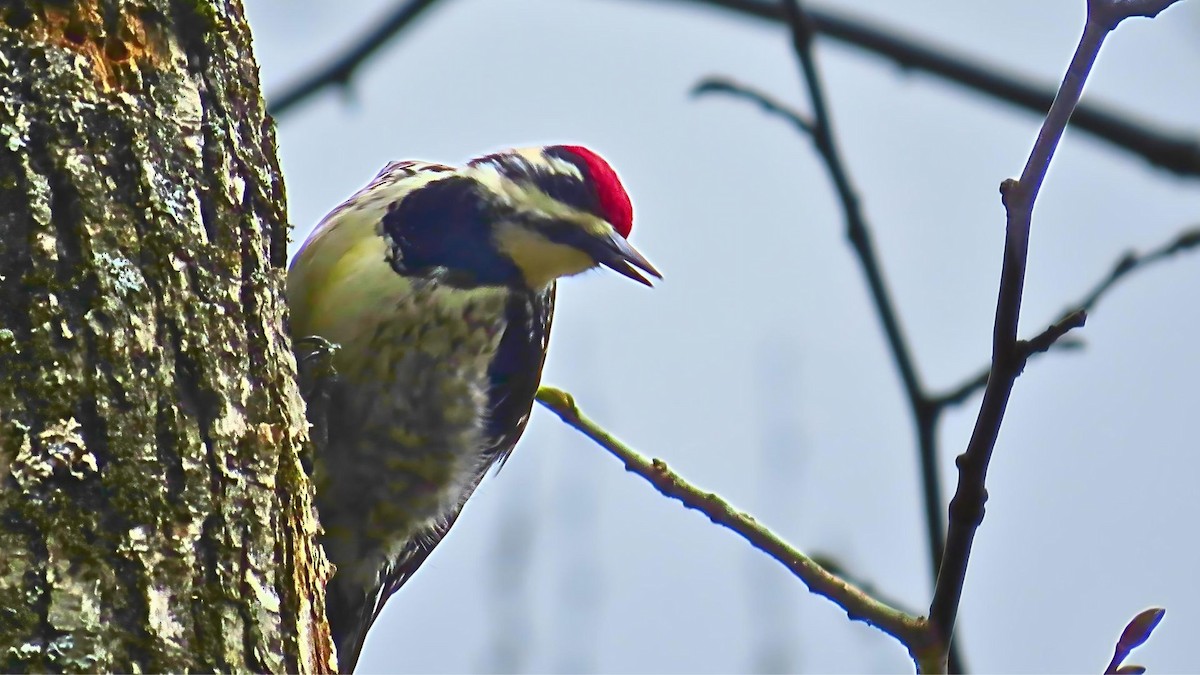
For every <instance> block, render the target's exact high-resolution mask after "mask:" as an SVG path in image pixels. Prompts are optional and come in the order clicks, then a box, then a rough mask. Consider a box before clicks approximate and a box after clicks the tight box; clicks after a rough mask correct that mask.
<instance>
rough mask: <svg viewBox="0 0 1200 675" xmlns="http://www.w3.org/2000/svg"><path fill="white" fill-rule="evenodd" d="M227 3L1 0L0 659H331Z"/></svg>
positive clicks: (272, 163)
mask: <svg viewBox="0 0 1200 675" xmlns="http://www.w3.org/2000/svg"><path fill="white" fill-rule="evenodd" d="M286 248H287V228H286V205H285V200H284V191H283V182H282V178H281V176H280V171H279V166H278V163H277V160H276V153H275V137H274V126H273V122H272V121H271V120H270V119H269V118H267V116H266V114H265V112H264V106H263V102H262V98H261V95H260V92H259V85H258V66H257V64H256V63H255V61H254V58H253V55H252V53H251V47H250V33H249V30H248V29H247V27H246V23H245V19H244V16H243V13H242V7H241V3H240V2H239V0H208V1H203V0H136V1H134V0H76V1H74V2H66V1H62V0H60V1H58V2H50V1H48V0H47V1H46V2H34V1H32V0H29V1H27V2H20V1H19V0H18V2H15V3H14V2H6V3H0V670H2V671H6V672H12V671H124V672H131V671H133V672H136V671H158V672H162V671H173V672H181V671H195V670H200V671H230V670H233V671H247V670H254V671H291V672H314V671H328V670H331V669H332V666H333V663H332V661H333V657H332V651H331V644H330V641H329V636H328V627H327V625H326V624H325V618H324V591H323V588H324V581H325V579H326V578H327V576H328V574H329V569H328V567H329V566H328V564H327V563H326V562H325V561H324V558H323V556H322V555H321V554H320V553H319V548H318V547H317V546H316V544H315V539H314V535H315V533H316V527H317V525H316V521H315V519H314V513H313V510H312V506H311V503H312V488H311V485H310V483H309V481H308V479H307V477H306V475H305V473H304V471H303V469H302V467H301V463H300V461H299V458H300V454H299V453H300V451H301V450H302V449H303V448H304V447H305V446H306V444H307V443H308V434H307V430H306V424H305V422H304V414H303V407H302V406H303V404H302V402H301V400H300V398H299V395H298V392H297V389H296V384H295V377H294V375H295V364H294V362H293V359H292V356H291V351H290V347H289V343H288V340H287V338H286V335H285V333H284V331H283V315H284V305H283V301H282V299H281V295H280V289H281V287H282V283H281V282H282V278H283V274H284V271H283V270H284V266H285V263H286V259H287V251H286Z"/></svg>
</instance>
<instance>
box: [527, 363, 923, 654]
mask: <svg viewBox="0 0 1200 675" xmlns="http://www.w3.org/2000/svg"><path fill="white" fill-rule="evenodd" d="M537 400H538V402H539V403H541V404H542V405H544V406H545V407H547V408H549V409H550V410H551V411H552V412H554V414H556V415H558V416H559V417H560V418H561V419H562V421H563V422H565V423H566V424H567V425H568V426H571V427H573V428H575V429H577V430H579V431H580V432H582V433H583V434H584V435H585V436H587V437H588V438H590V439H592V440H593V441H595V442H596V443H597V444H599V445H600V446H601V447H603V448H604V449H606V450H608V451H609V452H611V453H612V454H613V455H614V456H616V458H617V459H619V460H621V462H622V463H624V465H625V469H626V470H627V471H630V472H632V473H635V474H637V475H639V476H641V477H642V478H645V479H646V480H647V481H648V482H649V483H650V484H651V485H653V486H654V488H655V489H657V490H658V491H659V492H660V493H662V494H663V495H664V496H666V497H670V498H672V499H678V500H679V501H680V502H681V503H682V504H683V505H684V506H685V507H687V508H689V509H693V510H696V511H699V512H700V513H703V514H704V515H706V516H708V518H709V519H710V520H711V521H712V522H713V523H715V524H717V525H720V526H722V527H724V528H727V529H729V530H732V531H733V532H734V533H736V534H738V535H739V536H741V537H742V538H743V539H745V540H746V541H747V542H749V543H750V545H751V546H753V547H755V548H757V549H758V550H760V551H762V552H763V553H766V554H767V555H769V556H771V557H772V558H774V559H775V560H777V561H778V562H779V563H780V564H782V565H783V566H784V567H786V568H787V569H788V570H789V571H790V572H791V573H792V574H794V575H796V577H798V578H799V579H800V580H801V581H802V582H804V584H805V585H806V586H808V588H809V590H811V591H812V592H813V593H816V594H817V595H820V596H823V597H825V598H828V599H829V600H831V601H833V602H834V603H835V604H837V605H838V606H839V607H841V608H842V609H844V610H846V615H847V616H849V617H850V618H851V619H853V620H855V621H862V622H864V623H867V624H869V625H872V626H875V627H876V628H879V629H880V630H882V631H883V632H885V633H887V634H888V635H891V636H892V637H894V638H896V639H897V640H899V641H900V642H901V643H902V644H904V645H905V646H906V647H908V648H909V650H910V651H912V652H914V653H915V652H917V651H919V650H920V647H921V645H922V644H923V639H924V635H925V633H926V630H925V625H926V624H925V620H924V619H922V618H920V617H915V616H910V615H907V614H905V613H903V612H901V611H900V610H897V609H895V608H893V607H891V606H889V605H886V604H884V603H883V602H880V601H879V600H876V599H875V598H873V597H871V596H870V595H867V594H866V593H864V592H863V591H862V590H861V589H859V588H857V587H855V586H853V585H851V584H850V583H848V582H846V581H845V580H844V579H841V578H839V577H837V576H835V575H833V574H831V573H830V572H829V571H828V570H826V569H825V568H823V567H821V565H819V564H818V563H817V562H816V561H814V560H813V559H812V558H810V557H808V556H806V555H804V554H803V553H801V552H800V551H798V550H796V549H795V548H793V547H792V546H791V545H790V544H788V543H787V542H785V541H784V540H783V539H781V538H780V537H779V536H778V535H776V534H774V533H773V532H771V531H770V530H768V529H767V528H766V527H764V526H762V525H760V524H759V523H758V522H756V521H755V520H754V518H752V517H750V516H749V515H747V514H745V513H742V512H741V511H738V510H737V509H735V508H734V507H732V506H731V505H730V504H729V503H728V502H726V501H725V500H723V499H721V498H720V497H718V496H717V495H715V494H713V493H711V492H705V491H704V490H701V489H700V488H698V487H696V486H694V485H692V484H690V483H688V482H687V481H685V480H684V479H683V478H681V477H680V476H679V474H677V473H675V472H674V471H671V469H669V468H668V467H667V465H666V463H665V462H663V461H662V460H660V459H647V458H646V457H644V456H642V455H641V454H639V453H637V452H636V451H635V450H633V449H632V448H630V447H629V446H627V445H625V444H624V443H622V442H621V441H619V440H617V439H616V438H615V437H614V436H613V435H612V434H610V433H608V432H607V431H605V430H604V429H603V428H601V427H600V426H599V425H598V424H596V423H595V422H593V421H592V420H591V419H589V418H588V417H587V416H586V415H584V414H583V412H581V411H580V410H579V407H578V406H577V405H576V404H575V399H574V397H572V396H571V395H570V394H568V393H567V392H565V391H562V390H560V389H555V388H553V387H547V386H543V387H541V389H539V390H538V394H537Z"/></svg>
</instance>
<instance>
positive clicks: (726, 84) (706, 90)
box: [692, 77, 817, 138]
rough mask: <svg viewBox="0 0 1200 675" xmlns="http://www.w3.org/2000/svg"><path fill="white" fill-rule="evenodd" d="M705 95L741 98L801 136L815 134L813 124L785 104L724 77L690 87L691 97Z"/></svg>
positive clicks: (708, 78)
mask: <svg viewBox="0 0 1200 675" xmlns="http://www.w3.org/2000/svg"><path fill="white" fill-rule="evenodd" d="M706 94H729V95H730V96H733V97H734V98H741V99H745V100H747V101H750V102H752V103H757V104H758V107H760V108H762V109H763V111H764V112H767V113H770V114H772V115H777V116H779V117H782V118H783V119H785V120H787V122H788V123H790V124H791V125H792V126H793V127H795V129H796V131H799V132H800V133H801V134H804V135H805V136H809V137H810V138H811V137H813V136H815V135H816V133H817V131H816V129H815V128H814V127H813V123H812V122H811V121H810V120H809V119H808V118H806V117H805V116H804V115H802V114H801V113H799V112H797V111H795V110H792V108H791V107H789V106H788V105H787V104H786V103H782V102H780V101H777V100H776V99H775V98H774V97H772V96H771V95H770V94H767V93H765V92H761V91H759V90H757V89H754V88H753V87H750V86H749V85H745V84H741V83H739V82H735V81H734V80H731V79H729V78H725V77H706V78H704V79H703V80H700V82H698V83H697V84H696V86H695V87H692V96H704V95H706Z"/></svg>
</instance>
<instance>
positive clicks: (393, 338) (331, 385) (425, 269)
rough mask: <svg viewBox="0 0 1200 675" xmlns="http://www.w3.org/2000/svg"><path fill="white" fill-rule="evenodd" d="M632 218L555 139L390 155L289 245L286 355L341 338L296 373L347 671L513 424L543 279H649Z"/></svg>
mask: <svg viewBox="0 0 1200 675" xmlns="http://www.w3.org/2000/svg"><path fill="white" fill-rule="evenodd" d="M632 223H633V209H632V207H631V205H630V201H629V196H628V195H627V194H626V192H625V189H624V187H622V185H621V182H620V180H618V178H617V175H616V173H615V172H614V171H613V169H612V167H610V166H609V164H608V163H607V162H605V161H604V160H603V159H602V158H601V157H600V156H599V155H597V154H596V153H594V152H592V151H591V150H588V149H587V148H583V147H580V146H570V145H554V146H547V147H540V148H527V149H520V150H510V151H507V152H500V153H496V154H491V155H486V156H483V157H479V158H477V159H474V160H471V161H470V162H468V163H467V165H466V166H464V167H461V168H455V167H450V166H444V165H441V164H430V163H425V162H393V163H391V164H389V165H388V166H386V167H385V168H384V169H383V171H382V172H380V173H379V175H378V176H376V177H375V180H374V181H372V182H371V183H370V184H369V185H367V186H366V187H365V188H363V189H362V190H360V191H359V192H358V193H356V194H355V195H354V196H352V197H350V199H348V200H347V201H346V202H345V203H343V204H342V205H340V206H338V207H337V208H335V209H334V210H333V212H332V213H330V214H329V215H328V216H326V217H325V219H324V220H323V221H321V223H320V224H319V225H318V226H317V228H316V229H315V230H313V232H312V234H311V235H310V236H309V237H308V240H307V241H306V242H305V243H304V245H303V246H302V247H301V249H300V252H299V253H298V254H297V255H296V257H295V259H294V260H293V262H292V265H291V268H290V269H289V270H288V277H287V301H288V308H289V310H290V313H291V330H292V335H293V336H295V337H296V338H298V339H297V345H298V346H297V352H298V353H297V358H298V360H301V361H305V360H310V359H311V357H312V353H311V352H310V351H309V350H308V349H307V348H306V347H304V346H303V345H305V344H307V343H309V342H311V341H306V340H305V339H304V338H308V337H314V338H317V339H319V340H320V341H322V342H323V343H324V344H326V345H336V347H337V348H336V349H334V350H333V351H332V355H331V356H330V357H329V358H331V359H332V372H333V373H334V374H333V375H331V376H329V377H327V378H321V380H320V381H318V382H315V383H312V382H310V383H306V384H305V383H302V384H305V386H304V388H305V390H306V394H305V396H306V399H307V400H308V403H309V409H310V418H311V417H313V413H312V411H313V410H314V408H318V407H319V408H320V410H321V415H322V416H323V417H324V420H323V427H324V428H323V429H322V431H323V436H324V437H325V438H324V442H319V443H318V454H317V456H316V457H315V458H314V462H313V463H314V480H315V483H316V488H317V495H316V501H317V509H318V512H319V514H320V519H321V524H322V526H323V529H324V534H323V536H322V543H323V544H324V547H325V551H326V553H327V555H328V556H329V558H330V560H331V561H332V562H333V563H334V564H335V565H336V566H337V571H336V572H335V574H334V576H333V578H332V579H331V580H330V583H329V586H328V588H327V589H326V592H327V601H326V607H327V614H328V617H329V624H330V627H331V629H332V632H333V638H334V642H335V644H336V646H337V650H338V659H339V663H340V665H341V668H342V670H343V671H344V672H349V671H351V670H353V668H354V665H355V663H356V662H357V660H358V655H359V651H360V650H361V649H362V644H363V640H364V639H365V637H366V633H367V630H368V629H369V628H370V626H371V623H372V622H373V621H374V620H375V618H376V617H377V616H378V615H379V611H380V609H382V607H383V604H384V602H386V601H387V599H388V597H389V596H391V595H392V594H393V593H395V592H396V591H397V590H398V589H399V588H400V586H401V585H403V584H404V582H405V581H407V580H408V579H409V578H410V577H411V576H412V574H413V573H414V572H415V571H416V570H417V568H418V567H420V565H421V563H422V562H424V561H425V558H426V557H427V556H428V555H429V554H430V552H431V551H432V550H433V548H434V547H435V546H437V544H438V542H440V541H441V540H442V538H443V537H444V536H445V535H446V532H447V531H448V530H449V529H450V527H451V526H452V525H453V524H454V521H455V519H456V518H457V517H458V514H459V510H460V509H461V508H462V506H463V503H464V502H465V501H466V500H467V498H468V497H470V496H471V493H472V492H473V491H474V490H475V487H476V486H477V485H478V484H479V481H480V480H481V479H482V478H483V476H484V474H485V473H486V472H487V471H488V470H489V469H490V468H491V467H493V466H499V465H500V464H502V463H503V462H504V461H505V460H506V459H507V458H508V456H509V454H510V453H511V452H512V450H513V446H514V445H515V444H516V442H517V439H518V438H520V436H521V433H522V432H523V431H524V429H525V425H526V422H528V420H529V413H530V409H531V408H532V406H533V398H534V394H535V393H536V391H537V388H538V383H539V381H540V379H541V372H542V364H543V362H544V360H545V358H546V347H547V341H548V339H549V336H550V321H551V318H552V316H553V312H554V294H555V280H556V279H558V278H559V277H565V276H570V275H574V274H578V273H580V272H584V271H586V270H589V269H592V268H595V267H597V266H604V267H608V268H610V269H613V270H615V271H617V272H619V273H621V274H623V275H625V276H627V277H629V278H631V279H634V280H635V281H639V282H641V283H643V284H646V285H650V282H649V280H648V279H647V278H646V277H645V276H643V275H642V274H641V273H640V272H639V270H641V271H642V272H645V273H646V274H649V275H653V276H655V277H659V278H661V276H662V275H660V274H659V273H658V271H657V270H655V269H654V267H653V266H652V265H651V264H650V263H649V262H648V261H647V260H646V259H645V258H643V257H642V256H641V254H639V253H638V252H637V251H636V250H634V249H633V247H632V246H630V244H629V242H628V241H627V240H626V238H627V237H628V236H629V232H630V229H631V227H632ZM301 370H302V374H303V372H304V371H305V369H304V368H302V369H301ZM318 399H319V400H318ZM316 424H317V422H316V421H315V420H314V425H316ZM322 446H323V447H322Z"/></svg>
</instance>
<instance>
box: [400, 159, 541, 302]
mask: <svg viewBox="0 0 1200 675" xmlns="http://www.w3.org/2000/svg"><path fill="white" fill-rule="evenodd" d="M477 186H478V184H477V183H476V182H475V181H474V180H472V179H470V178H466V177H458V176H455V177H450V178H446V179H443V180H439V181H435V182H433V183H430V184H428V185H426V186H425V187H422V188H420V189H419V190H417V191H415V192H413V193H412V194H410V195H408V196H407V197H405V198H404V199H403V200H401V201H400V202H399V203H397V204H393V205H392V208H390V209H389V210H388V212H387V214H386V215H384V217H383V229H384V232H385V233H386V234H387V235H388V237H389V239H390V240H391V245H392V256H391V263H392V267H393V268H394V269H395V270H396V271H397V272H398V273H400V274H405V275H413V276H422V275H425V274H427V273H429V272H430V271H431V270H432V268H436V267H445V268H447V269H448V271H449V275H448V276H449V278H452V279H454V280H455V285H461V286H471V285H478V286H500V285H509V286H515V285H517V284H520V283H522V277H521V271H520V270H519V269H518V268H517V265H516V263H514V262H513V261H512V259H511V258H509V257H508V256H506V255H504V254H502V253H501V252H500V251H498V250H496V246H495V243H494V242H493V240H492V230H491V228H490V227H489V223H490V222H491V221H492V220H493V218H494V215H493V214H491V213H489V211H488V209H489V206H488V204H487V202H486V201H484V200H483V199H482V198H481V197H480V196H479V192H478V190H477Z"/></svg>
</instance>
